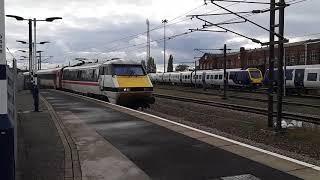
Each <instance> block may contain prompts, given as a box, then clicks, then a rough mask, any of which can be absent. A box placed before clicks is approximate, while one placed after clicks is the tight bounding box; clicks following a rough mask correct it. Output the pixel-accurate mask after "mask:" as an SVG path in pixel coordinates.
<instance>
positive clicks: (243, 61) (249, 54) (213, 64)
mask: <svg viewBox="0 0 320 180" xmlns="http://www.w3.org/2000/svg"><path fill="white" fill-rule="evenodd" d="M277 56H278V49H277V47H276V48H275V57H276V58H275V66H277V59H278V58H277ZM305 56H307V58H306V59H305ZM268 62H269V48H258V49H250V50H245V49H244V48H243V47H241V48H240V51H239V52H232V53H228V54H227V68H228V69H229V68H246V67H257V68H259V69H260V70H262V71H263V72H264V71H265V69H267V68H268V65H269V63H268ZM285 62H286V65H288V66H293V65H304V64H307V65H310V64H320V39H312V40H307V41H301V42H295V43H288V44H285ZM223 63H224V61H223V54H211V53H205V54H203V56H202V57H201V58H200V59H199V69H202V70H205V69H222V68H223Z"/></svg>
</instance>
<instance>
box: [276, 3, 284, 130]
mask: <svg viewBox="0 0 320 180" xmlns="http://www.w3.org/2000/svg"><path fill="white" fill-rule="evenodd" d="M279 4H280V8H279V35H280V38H279V46H278V50H279V55H278V59H279V61H278V88H277V89H278V94H277V100H278V103H277V130H278V131H280V130H281V121H282V98H283V56H284V42H283V40H284V38H283V36H284V9H285V1H284V0H280V1H279Z"/></svg>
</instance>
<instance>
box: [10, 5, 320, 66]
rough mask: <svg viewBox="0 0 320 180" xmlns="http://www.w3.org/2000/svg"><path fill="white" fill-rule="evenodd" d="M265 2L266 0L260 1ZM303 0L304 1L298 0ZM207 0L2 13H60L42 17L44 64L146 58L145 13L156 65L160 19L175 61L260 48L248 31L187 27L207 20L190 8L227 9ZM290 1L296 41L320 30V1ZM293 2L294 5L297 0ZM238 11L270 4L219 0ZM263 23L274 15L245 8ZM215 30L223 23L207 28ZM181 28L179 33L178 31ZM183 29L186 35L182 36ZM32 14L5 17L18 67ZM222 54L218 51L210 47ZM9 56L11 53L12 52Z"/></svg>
mask: <svg viewBox="0 0 320 180" xmlns="http://www.w3.org/2000/svg"><path fill="white" fill-rule="evenodd" d="M256 1H260V2H268V0H256ZM300 1H301V2H300ZM207 2H208V3H207V5H205V4H204V1H203V0H90V1H88V0H54V1H52V0H51V1H50V0H5V13H6V14H12V15H18V16H21V17H24V18H28V19H29V18H37V19H45V18H47V17H62V18H63V19H62V20H57V21H54V22H51V23H49V22H38V23H37V42H40V41H50V43H49V44H45V45H37V50H42V51H44V52H43V56H44V57H43V59H44V63H43V66H42V67H43V68H52V67H56V66H58V65H59V66H62V65H67V64H69V62H70V63H71V64H73V63H75V60H74V59H75V58H88V59H99V60H100V61H103V60H106V59H110V58H115V57H120V58H124V59H132V60H136V61H141V60H145V59H146V40H147V37H146V33H145V32H146V29H147V25H146V19H149V21H150V29H151V30H152V31H151V32H150V36H151V56H152V57H154V58H155V60H156V63H157V67H158V70H159V71H161V70H162V68H163V54H164V53H163V40H162V39H163V35H164V34H163V33H164V29H163V24H162V23H161V22H162V20H163V19H167V20H168V23H167V26H166V35H167V37H172V38H170V39H169V40H167V43H166V47H167V48H166V58H168V57H169V55H170V54H172V55H173V56H174V64H189V63H190V64H191V63H192V64H193V61H194V57H198V56H202V54H201V53H200V52H197V51H194V49H195V48H205V49H208V48H214V49H216V48H222V47H223V44H227V46H228V47H229V48H232V49H235V51H236V50H239V49H240V47H242V46H243V47H245V48H247V49H248V48H260V47H261V46H260V45H258V44H254V43H252V42H250V40H247V39H245V38H242V37H239V36H237V35H234V34H232V33H224V32H219V33H218V32H199V31H198V32H193V33H188V34H184V35H181V34H183V33H185V32H190V31H189V29H196V28H202V25H204V23H203V22H202V21H200V20H198V19H196V18H193V19H191V18H190V17H186V15H192V14H205V13H224V12H226V11H224V10H222V9H220V8H219V7H217V6H215V5H214V4H212V3H210V2H209V1H207ZM286 2H288V3H289V4H290V3H292V5H290V6H289V7H287V8H286V11H285V36H286V37H287V38H289V40H290V41H291V42H294V41H300V40H305V39H312V38H319V37H320V33H319V32H320V18H318V17H320V11H318V7H320V1H319V0H305V1H304V0H287V1H286ZM294 3H296V4H294ZM217 4H219V5H221V6H224V7H227V8H228V9H230V10H232V11H235V12H243V11H252V10H254V9H266V8H268V6H269V5H257V4H245V3H231V2H217ZM242 15H244V16H247V17H248V18H249V19H250V20H252V21H254V22H257V23H258V24H260V25H262V26H264V27H268V26H269V25H268V24H269V14H268V13H265V14H255V15H252V14H242ZM203 18H204V19H206V20H208V21H210V22H212V23H219V22H223V21H229V22H230V20H232V19H233V22H234V21H237V22H238V21H241V19H236V16H234V15H223V16H208V17H207V16H206V17H203ZM224 27H226V28H229V29H231V30H234V31H236V32H239V33H241V34H243V35H246V36H248V37H252V38H256V39H259V40H261V41H263V42H266V41H267V40H268V34H269V33H268V32H267V31H265V30H263V29H261V28H259V27H257V26H254V25H253V24H251V23H249V22H246V23H237V24H232V25H224ZM208 29H210V30H221V29H218V28H215V27H209V28H208ZM176 35H178V36H176ZM180 35H181V36H180ZM27 38H28V24H27V21H16V20H15V19H13V18H6V42H7V47H8V48H9V49H10V52H11V53H12V54H13V56H15V57H16V59H19V60H18V66H19V67H20V68H26V67H27V61H24V60H20V58H21V56H27V54H25V53H22V52H19V51H18V50H27V48H28V47H27V45H23V44H19V43H17V42H16V40H23V41H27V40H28V39H27ZM208 52H212V53H220V52H219V51H208ZM7 59H8V61H10V60H12V56H11V55H10V54H7Z"/></svg>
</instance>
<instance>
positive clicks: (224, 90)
mask: <svg viewBox="0 0 320 180" xmlns="http://www.w3.org/2000/svg"><path fill="white" fill-rule="evenodd" d="M223 99H227V45H226V44H224V47H223Z"/></svg>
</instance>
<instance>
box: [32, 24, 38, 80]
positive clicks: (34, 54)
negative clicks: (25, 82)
mask: <svg viewBox="0 0 320 180" xmlns="http://www.w3.org/2000/svg"><path fill="white" fill-rule="evenodd" d="M36 28H37V20H36V18H34V19H33V36H34V37H33V38H34V40H33V65H34V67H33V69H32V70H33V74H35V73H36V71H37V64H38V63H37V32H36V31H37V29H36ZM36 83H37V82H36V81H35V84H36Z"/></svg>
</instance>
